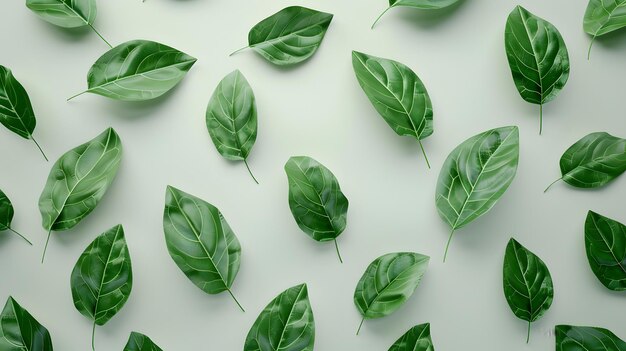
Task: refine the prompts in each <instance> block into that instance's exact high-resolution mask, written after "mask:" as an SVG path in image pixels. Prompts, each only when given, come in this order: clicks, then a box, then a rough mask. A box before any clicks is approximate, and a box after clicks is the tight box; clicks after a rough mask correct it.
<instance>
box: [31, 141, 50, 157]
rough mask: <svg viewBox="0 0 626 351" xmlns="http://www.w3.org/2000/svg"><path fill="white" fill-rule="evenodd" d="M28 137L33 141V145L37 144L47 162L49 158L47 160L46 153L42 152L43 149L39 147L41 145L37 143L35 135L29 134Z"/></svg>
mask: <svg viewBox="0 0 626 351" xmlns="http://www.w3.org/2000/svg"><path fill="white" fill-rule="evenodd" d="M30 138H31V139H32V140H33V142H34V143H35V145H37V148H38V149H39V151H40V152H41V154H42V155H43V158H45V159H46V162H49V161H50V160H48V156H46V153H45V152H43V149H42V148H41V146H39V143H38V142H37V140H35V137H33V136H32V135H31V136H30Z"/></svg>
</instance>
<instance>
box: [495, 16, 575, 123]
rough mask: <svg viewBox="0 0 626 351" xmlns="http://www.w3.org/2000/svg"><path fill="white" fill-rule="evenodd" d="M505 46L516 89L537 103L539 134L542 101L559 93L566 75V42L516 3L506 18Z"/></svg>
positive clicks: (550, 27) (567, 68) (567, 65)
mask: <svg viewBox="0 0 626 351" xmlns="http://www.w3.org/2000/svg"><path fill="white" fill-rule="evenodd" d="M504 46H505V48H506V56H507V57H508V59H509V67H510V68H511V73H512V74H513V81H515V86H516V87H517V90H518V91H519V93H520V95H521V96H522V98H523V99H524V100H525V101H527V102H530V103H532V104H537V105H539V106H540V107H539V134H541V130H542V126H543V104H545V103H548V102H550V101H552V99H554V98H555V97H556V96H557V95H558V93H559V92H560V91H561V90H562V89H563V87H564V86H565V83H567V78H568V77H569V69H570V66H569V56H568V54H567V47H566V46H565V42H564V41H563V38H562V37H561V34H560V33H559V31H558V30H557V29H556V27H554V26H553V25H552V24H551V23H550V22H548V21H546V20H544V19H542V18H539V17H537V16H535V15H533V14H532V13H530V12H528V11H527V10H526V9H524V8H523V7H521V6H517V7H515V9H514V10H513V11H512V12H511V13H510V14H509V18H508V19H507V21H506V29H505V31H504Z"/></svg>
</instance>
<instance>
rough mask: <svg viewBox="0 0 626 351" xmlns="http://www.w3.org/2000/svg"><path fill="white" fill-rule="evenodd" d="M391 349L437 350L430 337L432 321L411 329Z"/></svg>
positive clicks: (411, 350)
mask: <svg viewBox="0 0 626 351" xmlns="http://www.w3.org/2000/svg"><path fill="white" fill-rule="evenodd" d="M389 351H435V346H434V345H433V341H432V339H431V338H430V323H424V324H420V325H416V326H414V327H413V328H411V329H409V330H408V331H407V332H406V333H405V334H404V335H402V336H401V337H400V339H398V340H397V341H396V342H395V343H394V344H393V345H392V346H391V347H390V348H389Z"/></svg>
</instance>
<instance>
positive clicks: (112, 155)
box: [39, 128, 122, 262]
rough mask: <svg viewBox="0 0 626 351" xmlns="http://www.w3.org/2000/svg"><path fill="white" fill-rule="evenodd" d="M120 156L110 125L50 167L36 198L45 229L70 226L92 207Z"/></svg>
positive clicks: (107, 187)
mask: <svg viewBox="0 0 626 351" xmlns="http://www.w3.org/2000/svg"><path fill="white" fill-rule="evenodd" d="M121 159H122V141H121V140H120V137H119V136H118V135H117V133H115V130H113V128H108V129H107V130H105V131H104V132H103V133H101V134H100V135H98V136H97V137H95V138H94V139H93V140H90V141H88V142H87V143H85V144H82V145H80V146H78V147H76V148H74V149H72V150H70V151H68V152H66V153H65V154H64V155H63V156H61V158H59V160H58V161H57V162H55V164H54V165H53V166H52V169H51V170H50V175H49V176H48V181H47V182H46V186H45V187H44V189H43V192H42V193H41V197H40V198H39V211H40V212H41V218H42V225H43V228H44V229H45V230H47V231H48V240H47V241H46V247H45V248H44V252H43V257H42V258H41V261H42V262H43V259H44V257H45V254H46V248H47V247H48V241H49V240H50V233H51V232H52V231H62V230H68V229H71V228H73V227H74V226H75V225H77V224H78V223H79V222H80V221H81V220H82V219H83V218H85V217H86V216H87V215H88V214H90V213H91V211H93V210H94V209H95V208H96V206H97V205H98V203H99V202H100V200H101V199H102V197H103V196H104V194H105V193H106V192H107V190H108V189H109V186H110V185H111V183H112V182H113V179H114V178H115V175H116V174H117V169H118V168H119V165H120V161H121Z"/></svg>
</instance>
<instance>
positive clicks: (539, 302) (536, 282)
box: [502, 238, 554, 342]
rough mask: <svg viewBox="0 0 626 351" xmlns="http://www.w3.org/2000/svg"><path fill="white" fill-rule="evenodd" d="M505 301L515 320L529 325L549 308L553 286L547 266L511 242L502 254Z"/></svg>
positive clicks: (523, 248)
mask: <svg viewBox="0 0 626 351" xmlns="http://www.w3.org/2000/svg"><path fill="white" fill-rule="evenodd" d="M502 280H503V282H504V297H506V301H507V302H508V303H509V307H511V310H512V311H513V314H515V316H517V318H519V319H522V320H525V321H527V322H528V335H527V338H526V342H528V340H529V339H530V323H532V322H534V321H536V320H538V319H539V318H541V316H543V314H544V313H545V312H546V311H547V310H548V308H550V305H552V299H553V297H554V286H553V285H552V277H551V276H550V271H548V267H547V266H546V264H545V263H544V262H543V261H542V260H541V259H540V258H539V257H537V256H536V255H535V254H534V253H532V252H530V251H529V250H528V249H526V248H525V247H524V246H522V245H521V244H520V243H518V242H517V241H516V240H515V239H513V238H511V240H510V241H509V244H508V245H507V246H506V252H505V254H504V268H503V275H502Z"/></svg>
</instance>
